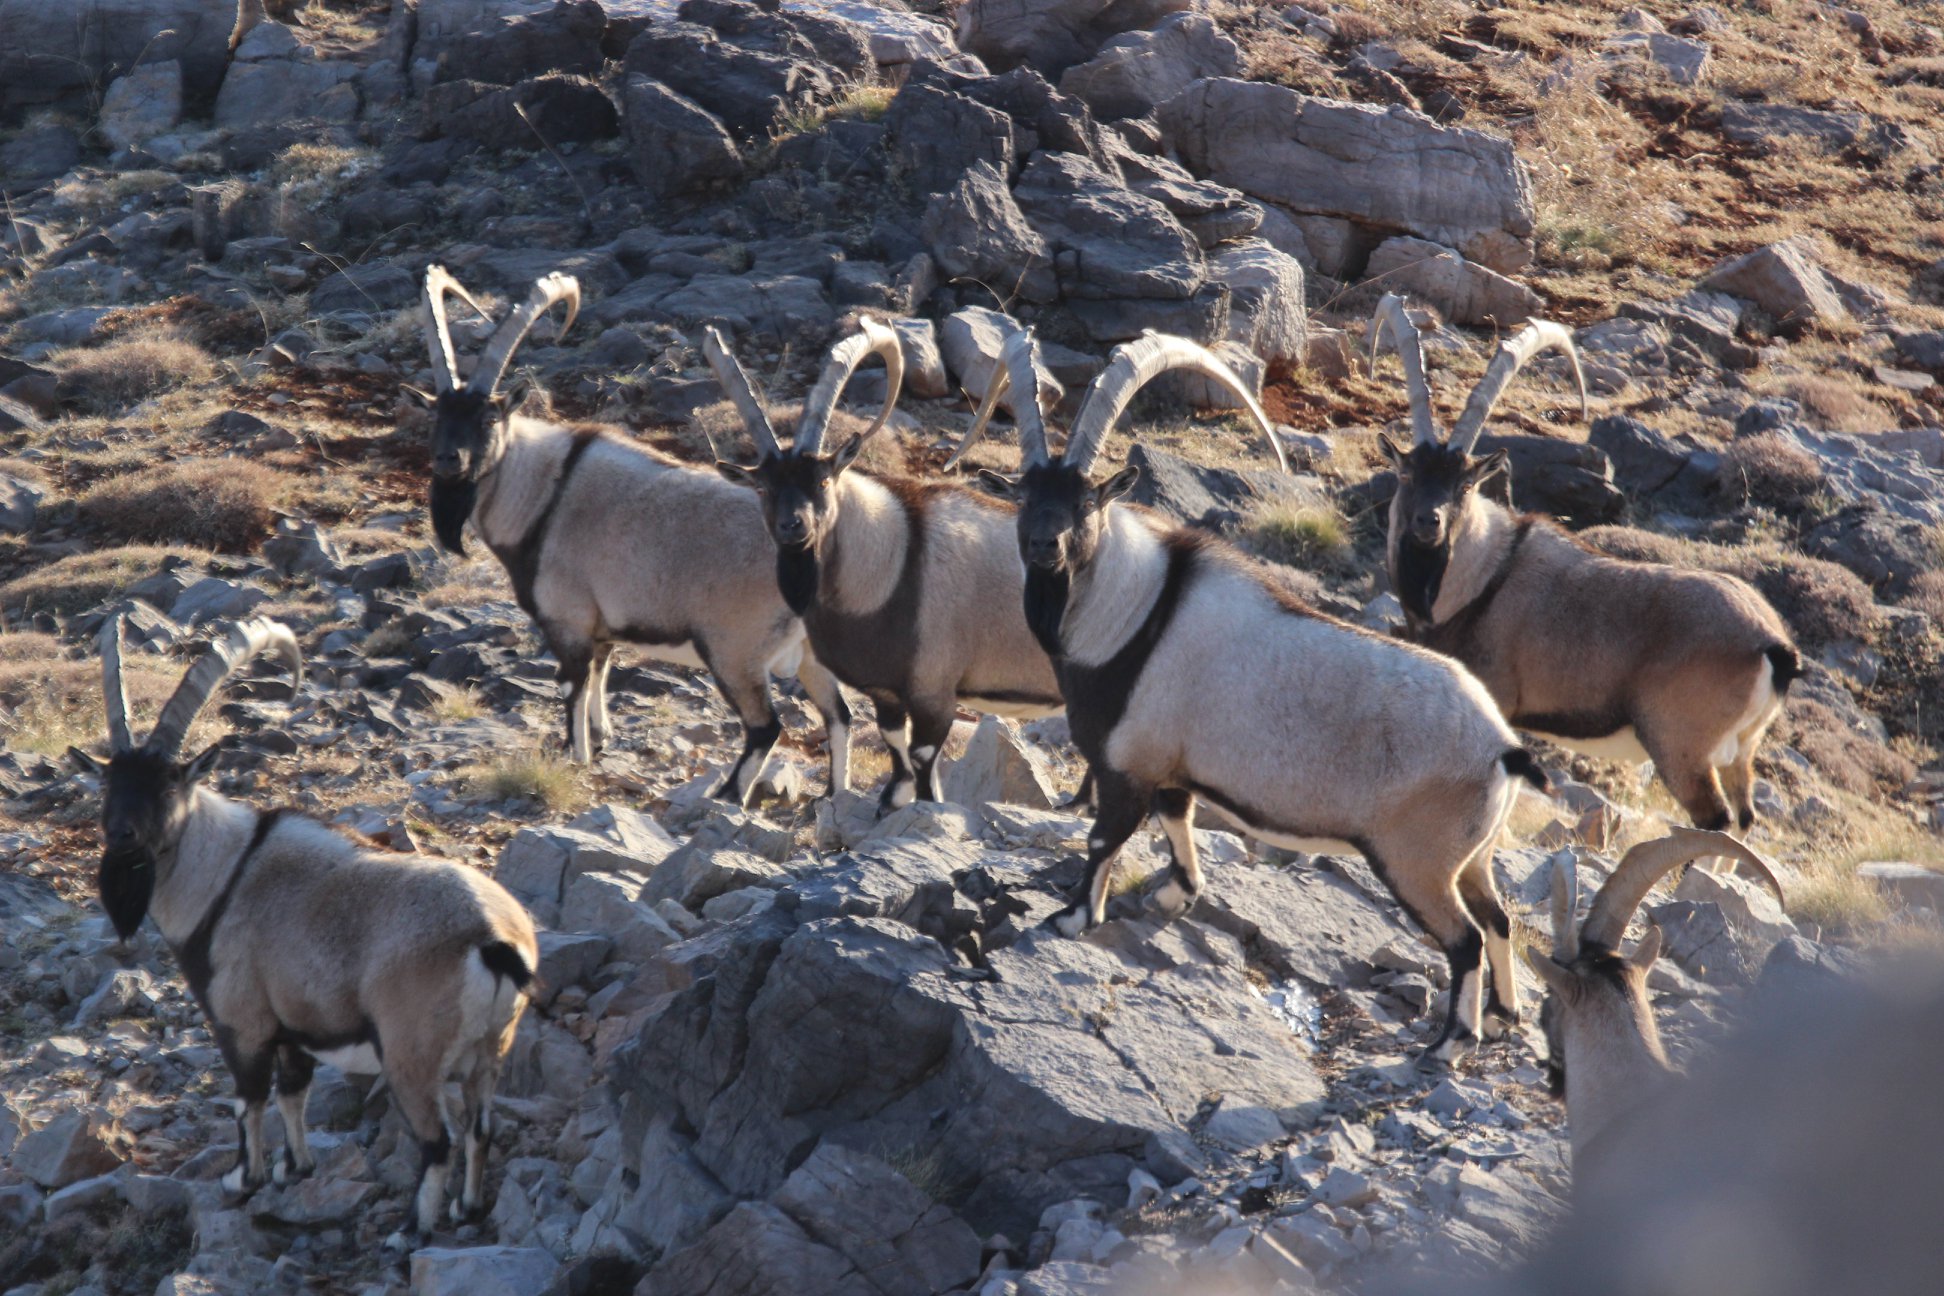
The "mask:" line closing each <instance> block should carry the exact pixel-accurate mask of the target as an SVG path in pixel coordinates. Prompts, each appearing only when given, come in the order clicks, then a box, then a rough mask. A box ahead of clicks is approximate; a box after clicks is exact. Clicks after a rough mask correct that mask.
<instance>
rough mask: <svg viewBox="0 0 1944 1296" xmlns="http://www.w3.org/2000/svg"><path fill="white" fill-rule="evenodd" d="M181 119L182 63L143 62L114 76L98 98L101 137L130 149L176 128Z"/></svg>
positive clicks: (170, 60)
mask: <svg viewBox="0 0 1944 1296" xmlns="http://www.w3.org/2000/svg"><path fill="white" fill-rule="evenodd" d="M181 120H182V64H180V63H178V62H176V61H175V60H174V59H169V60H167V61H165V62H161V63H154V62H147V63H143V64H142V65H141V66H140V67H138V68H136V69H135V70H134V71H132V72H130V73H128V74H127V75H126V76H122V77H117V78H116V79H115V83H114V84H113V85H111V86H109V87H108V93H107V94H105V95H103V96H102V97H101V123H100V125H101V135H102V138H104V139H106V140H107V141H108V142H109V143H110V144H112V145H114V146H115V147H116V148H132V147H134V146H135V145H137V144H142V143H144V142H146V141H148V140H151V139H153V138H155V137H156V136H157V135H161V134H165V133H166V132H168V131H172V130H174V129H175V128H176V126H177V124H178V123H179V122H181Z"/></svg>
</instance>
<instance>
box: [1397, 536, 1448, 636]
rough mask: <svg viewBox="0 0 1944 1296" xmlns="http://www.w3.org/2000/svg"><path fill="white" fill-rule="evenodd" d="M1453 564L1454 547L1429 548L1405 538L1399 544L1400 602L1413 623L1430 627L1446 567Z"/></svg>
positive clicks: (1441, 545)
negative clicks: (1432, 610) (1452, 552)
mask: <svg viewBox="0 0 1944 1296" xmlns="http://www.w3.org/2000/svg"><path fill="white" fill-rule="evenodd" d="M1450 561H1451V546H1450V545H1448V544H1437V545H1428V544H1425V543H1424V542H1423V541H1420V540H1414V539H1412V538H1411V537H1410V536H1408V535H1407V536H1402V537H1400V538H1399V539H1398V542H1397V601H1398V602H1400V603H1402V604H1403V605H1404V611H1405V612H1407V613H1409V614H1410V617H1411V620H1412V622H1413V623H1415V624H1417V625H1420V626H1428V625H1430V624H1431V609H1432V608H1434V607H1436V606H1437V604H1438V591H1439V589H1441V588H1442V587H1443V586H1444V577H1445V566H1446V564H1448V563H1449V562H1450Z"/></svg>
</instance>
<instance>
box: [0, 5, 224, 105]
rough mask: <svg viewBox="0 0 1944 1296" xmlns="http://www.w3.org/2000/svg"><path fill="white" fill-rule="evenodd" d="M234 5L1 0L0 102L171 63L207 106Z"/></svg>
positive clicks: (60, 92)
mask: <svg viewBox="0 0 1944 1296" xmlns="http://www.w3.org/2000/svg"><path fill="white" fill-rule="evenodd" d="M235 28H236V6H235V5H233V4H231V5H223V4H211V3H209V0H114V2H113V3H90V4H80V5H77V4H76V3H74V0H0V108H5V109H11V108H18V107H21V106H23V105H26V104H38V103H55V102H59V101H60V100H62V99H66V98H69V97H73V96H83V95H86V94H87V93H89V92H90V91H91V90H92V89H93V88H94V87H96V86H101V85H107V84H108V83H109V82H111V81H113V80H114V79H115V78H116V77H118V76H121V75H123V74H125V73H127V72H130V71H132V70H134V69H135V68H137V67H138V66H142V67H147V66H150V65H153V64H159V63H175V64H176V65H177V67H178V68H179V71H180V75H181V78H182V90H183V93H184V95H185V96H186V97H187V98H188V99H189V100H190V101H191V102H192V103H199V104H201V105H203V106H207V105H208V103H209V101H210V100H211V99H212V98H213V97H214V96H215V94H216V88H217V87H218V86H219V85H221V84H222V81H223V74H224V72H225V71H226V70H227V69H228V68H229V59H230V51H229V42H230V34H231V32H233V31H234V30H235Z"/></svg>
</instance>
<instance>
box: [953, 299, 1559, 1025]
mask: <svg viewBox="0 0 1944 1296" xmlns="http://www.w3.org/2000/svg"><path fill="white" fill-rule="evenodd" d="M1175 369H1185V370H1189V371H1191V372H1195V373H1200V374H1204V375H1206V376H1208V377H1211V378H1213V379H1215V380H1216V381H1218V382H1220V383H1222V384H1223V385H1224V386H1225V387H1227V388H1228V389H1229V390H1230V391H1233V392H1236V393H1237V394H1239V395H1244V396H1247V397H1248V399H1247V400H1246V401H1245V404H1246V405H1247V407H1248V409H1249V412H1250V414H1251V415H1252V416H1253V417H1254V418H1255V420H1256V422H1257V424H1258V425H1259V426H1261V427H1262V428H1263V430H1264V431H1265V432H1267V433H1269V434H1270V439H1271V443H1272V444H1275V437H1274V432H1273V429H1271V428H1270V427H1269V425H1268V419H1267V418H1266V417H1265V416H1264V414H1263V412H1262V408H1261V406H1260V404H1259V403H1257V402H1256V401H1255V400H1254V399H1253V396H1252V395H1251V394H1249V393H1248V392H1247V389H1246V387H1245V386H1244V385H1243V383H1242V382H1241V380H1240V379H1239V378H1237V377H1236V376H1235V374H1234V373H1233V372H1232V371H1231V370H1230V369H1229V367H1228V366H1227V365H1225V364H1223V363H1222V362H1221V361H1220V360H1219V359H1217V358H1216V357H1215V356H1213V355H1212V354H1210V353H1209V352H1208V351H1207V350H1205V349H1204V348H1202V347H1200V346H1198V345H1196V344H1195V343H1193V342H1191V341H1188V340H1187V339H1185V338H1176V337H1166V336H1160V335H1150V336H1147V337H1143V338H1141V339H1139V340H1137V341H1134V342H1130V343H1127V344H1125V345H1123V346H1121V347H1119V348H1117V349H1116V350H1115V352H1114V356H1113V359H1112V360H1111V361H1110V362H1109V364H1108V366H1107V368H1106V370H1105V371H1104V372H1102V373H1101V374H1100V376H1099V377H1097V378H1096V379H1095V380H1094V384H1093V386H1092V388H1091V389H1090V390H1089V391H1088V392H1087V395H1086V398H1085V400H1084V401H1083V402H1082V404H1081V407H1080V413H1079V415H1078V416H1077V418H1076V419H1075V421H1074V426H1073V431H1072V432H1071V434H1070V435H1069V436H1068V438H1067V444H1066V450H1065V453H1064V454H1063V455H1062V456H1061V458H1060V460H1059V461H1058V462H1053V463H1034V462H1032V461H1031V459H1030V454H1031V447H1030V446H1028V447H1026V448H1025V451H1026V453H1025V456H1023V457H1025V458H1026V462H1025V464H1024V466H1023V469H1022V471H1021V473H1020V474H1019V476H1018V477H1016V478H1015V477H1006V476H1003V475H1001V474H998V473H992V472H988V473H984V474H982V476H983V477H984V478H985V480H986V481H988V482H989V483H991V484H992V485H993V487H994V489H995V490H998V491H1001V492H1004V493H1008V494H1011V495H1013V496H1014V497H1015V498H1017V499H1018V501H1019V520H1018V526H1017V529H1016V535H1015V543H1016V546H1017V553H1018V556H1019V558H1020V559H1021V560H1023V563H1024V565H1025V568H1026V581H1025V589H1024V599H1023V606H1024V610H1025V613H1026V622H1027V624H1028V625H1029V626H1031V627H1032V628H1033V630H1034V633H1035V635H1036V637H1037V638H1038V640H1039V642H1040V645H1041V646H1042V648H1044V650H1045V651H1046V653H1047V655H1048V657H1049V658H1050V659H1051V660H1052V661H1053V664H1054V668H1055V671H1056V673H1057V675H1058V678H1059V681H1060V688H1061V691H1062V693H1063V694H1064V695H1065V697H1066V698H1067V721H1068V725H1069V727H1070V728H1071V730H1072V733H1073V741H1074V744H1075V745H1076V746H1078V747H1079V748H1080V751H1081V753H1082V754H1083V755H1084V756H1086V758H1087V760H1088V761H1089V763H1090V764H1091V766H1092V769H1093V773H1094V777H1095V787H1096V791H1097V798H1098V806H1099V812H1098V814H1097V816H1096V818H1095V820H1094V823H1093V826H1092V828H1091V830H1090V831H1089V832H1088V834H1087V872H1086V878H1085V881H1084V882H1083V884H1082V885H1081V887H1080V888H1079V889H1078V890H1077V891H1076V892H1075V893H1074V895H1073V897H1072V903H1070V904H1069V905H1068V906H1067V907H1066V908H1065V909H1064V910H1062V911H1061V912H1060V913H1058V914H1055V915H1054V916H1053V917H1052V918H1051V919H1050V920H1049V921H1050V923H1051V924H1052V926H1053V927H1054V928H1055V929H1056V930H1057V931H1059V932H1061V933H1062V934H1064V935H1069V936H1074V935H1078V934H1080V933H1081V932H1083V931H1085V930H1086V929H1087V928H1088V927H1090V926H1092V925H1094V924H1096V923H1099V922H1101V921H1102V920H1103V919H1104V917H1105V915H1106V906H1107V897H1108V894H1109V891H1110V884H1111V882H1112V878H1113V870H1114V865H1115V861H1116V860H1117V858H1118V856H1119V854H1120V851H1121V848H1122V847H1123V845H1124V844H1125V843H1126V841H1127V839H1128V838H1129V837H1130V836H1131V835H1132V834H1133V833H1134V831H1135V830H1136V829H1138V828H1139V827H1140V826H1141V825H1142V824H1143V823H1145V822H1146V821H1147V818H1148V815H1149V813H1150V811H1152V812H1153V813H1155V814H1156V815H1158V816H1159V818H1160V820H1161V827H1162V830H1163V831H1164V832H1165V833H1166V834H1167V837H1168V847H1169V853H1170V856H1171V862H1170V865H1169V868H1168V872H1167V877H1166V881H1165V882H1164V883H1163V884H1162V885H1161V886H1160V887H1159V888H1158V889H1157V890H1156V891H1155V892H1154V899H1155V901H1156V902H1157V903H1158V905H1159V906H1160V907H1161V908H1162V909H1164V910H1168V911H1173V912H1180V911H1182V910H1183V909H1185V908H1186V907H1188V906H1190V905H1192V904H1193V903H1194V902H1195V899H1196V897H1197V896H1198V895H1199V894H1200V891H1201V887H1202V873H1201V866H1200V863H1199V860H1198V857H1197V855H1196V846H1195V839H1194V833H1193V827H1194V809H1195V800H1196V798H1197V797H1204V798H1207V799H1208V800H1210V801H1212V802H1214V803H1215V804H1216V805H1218V806H1220V807H1221V808H1222V810H1223V811H1224V812H1225V813H1227V814H1228V815H1229V816H1231V817H1232V818H1234V819H1236V820H1238V821H1239V822H1240V823H1241V824H1242V825H1243V827H1244V829H1245V830H1246V831H1248V832H1250V833H1251V834H1252V835H1254V836H1257V837H1259V838H1261V839H1263V840H1265V841H1269V842H1273V843H1276V844H1279V845H1283V846H1287V847H1290V848H1293V849H1298V850H1305V851H1317V850H1323V851H1329V852H1331V853H1335V852H1338V851H1344V852H1356V853H1359V854H1362V855H1363V856H1364V857H1365V858H1366V859H1368V860H1369V861H1370V862H1371V863H1372V864H1373V866H1374V867H1375V868H1376V871H1377V873H1378V875H1379V876H1381V877H1383V878H1384V879H1385V880H1386V881H1387V882H1388V883H1389V884H1390V886H1391V887H1392V889H1393V890H1394V891H1395V893H1396V894H1397V896H1398V898H1399V899H1400V900H1401V901H1402V902H1403V905H1404V907H1405V909H1406V910H1407V911H1408V912H1410V913H1411V914H1413V915H1415V916H1416V917H1417V919H1418V921H1419V922H1421V923H1422V924H1423V925H1424V927H1425V929H1426V930H1427V931H1428V932H1429V933H1430V934H1431V936H1432V937H1433V938H1434V939H1435V940H1436V941H1437V942H1438V943H1439V945H1440V946H1441V947H1442V948H1443V949H1444V951H1445V955H1446V958H1447V959H1448V960H1449V962H1450V965H1451V984H1452V993H1451V1007H1450V1011H1449V1013H1448V1015H1447V1017H1446V1020H1445V1024H1444V1031H1443V1033H1442V1034H1441V1035H1440V1036H1439V1038H1438V1041H1437V1043H1436V1044H1435V1045H1434V1046H1433V1048H1434V1052H1435V1054H1436V1056H1438V1057H1441V1058H1446V1059H1449V1058H1452V1057H1455V1056H1456V1055H1458V1054H1459V1053H1461V1052H1463V1051H1464V1050H1465V1049H1467V1048H1469V1047H1470V1045H1471V1044H1472V1043H1473V1042H1474V1041H1475V1040H1476V1039H1477V1038H1478V1036H1479V1033H1480V1032H1481V1031H1482V1030H1483V1029H1484V1014H1485V1012H1486V1010H1487V1007H1488V1005H1487V1001H1486V998H1485V977H1484V975H1483V969H1482V968H1481V966H1480V965H1481V959H1483V960H1484V961H1487V962H1489V966H1490V969H1491V979H1490V991H1491V995H1490V1002H1489V1009H1490V1012H1491V1014H1492V1017H1493V1019H1494V1020H1495V1021H1496V1022H1497V1023H1498V1024H1500V1025H1501V1026H1504V1025H1509V1024H1511V1023H1515V1022H1516V1021H1517V1020H1518V988H1517V978H1516V971H1515V968H1514V965H1513V958H1512V946H1511V920H1510V918H1509V917H1508V916H1507V914H1506V913H1505V910H1504V907H1503V906H1502V905H1501V904H1500V903H1499V900H1498V895H1497V888H1496V885H1495V883H1494V881H1493V879H1492V848H1493V844H1494V843H1495V842H1496V840H1497V838H1498V836H1499V833H1500V832H1501V830H1502V828H1503V826H1504V824H1505V821H1506V818H1507V817H1508V816H1509V815H1510V813H1511V809H1512V804H1513V801H1514V800H1515V798H1516V796H1517V792H1518V787H1519V785H1520V784H1521V783H1525V784H1530V785H1532V786H1534V787H1540V788H1543V787H1544V786H1545V782H1546V779H1545V775H1544V774H1543V773H1541V772H1540V770H1539V768H1538V766H1537V764H1536V763H1535V762H1534V760H1533V757H1532V755H1531V753H1530V752H1527V751H1526V750H1524V749H1523V748H1521V747H1520V746H1519V745H1518V742H1517V740H1516V739H1514V738H1513V736H1512V732H1511V730H1510V729H1508V728H1506V725H1505V722H1504V720H1503V719H1501V718H1500V716H1499V714H1498V711H1497V709H1496V708H1495V707H1494V706H1493V705H1492V703H1491V700H1490V699H1489V698H1487V697H1486V696H1485V694H1484V690H1482V689H1481V688H1480V687H1479V686H1478V682H1477V681H1476V680H1475V679H1473V678H1472V677H1471V676H1470V675H1469V674H1467V673H1466V671H1465V670H1464V668H1463V667H1461V666H1459V665H1458V664H1457V663H1455V662H1452V661H1449V660H1447V659H1445V658H1441V657H1437V656H1435V655H1433V654H1430V653H1422V652H1417V651H1414V650H1412V649H1409V648H1406V647H1404V646H1403V645H1400V644H1397V643H1395V642H1393V641H1391V640H1389V639H1382V638H1377V637H1375V636H1372V635H1369V634H1366V633H1364V632H1363V631H1361V630H1357V629H1355V628H1353V627H1350V626H1346V625H1344V624H1342V623H1341V622H1338V621H1335V620H1333V619H1331V618H1329V617H1327V616H1324V615H1322V614H1321V613H1318V612H1316V611H1315V610H1313V609H1311V608H1308V607H1306V606H1304V605H1303V604H1302V603H1301V602H1300V600H1298V599H1297V598H1296V597H1295V596H1294V595H1293V594H1292V593H1291V591H1290V590H1289V589H1288V588H1287V587H1286V586H1284V585H1283V584H1282V583H1281V582H1280V581H1278V580H1277V579H1276V578H1275V577H1274V576H1273V575H1271V574H1269V573H1268V572H1267V571H1265V570H1263V569H1262V568H1260V567H1257V566H1254V565H1251V564H1250V563H1248V562H1247V561H1246V560H1245V559H1244V558H1243V557H1242V555H1240V554H1238V553H1237V552H1235V551H1234V550H1233V549H1232V548H1231V547H1229V546H1228V545H1226V544H1224V543H1223V542H1222V541H1220V540H1217V539H1215V538H1214V537H1211V536H1209V535H1207V534H1206V533H1204V532H1201V531H1197V530H1193V529H1190V528H1185V527H1176V526H1173V525H1171V524H1169V523H1167V522H1164V521H1163V520H1162V519H1161V518H1159V517H1158V516H1157V515H1155V514H1152V513H1149V512H1147V511H1146V510H1140V509H1131V508H1124V507H1115V506H1114V504H1115V501H1116V500H1117V499H1118V498H1119V497H1120V496H1121V495H1123V494H1125V493H1126V492H1127V491H1128V490H1129V489H1130V488H1131V487H1132V486H1133V483H1134V481H1135V479H1136V476H1137V474H1136V470H1135V469H1134V468H1132V467H1126V468H1122V469H1121V470H1120V471H1119V472H1117V473H1115V474H1114V475H1112V476H1111V477H1109V478H1107V479H1106V480H1105V481H1096V480H1094V479H1093V477H1092V476H1091V475H1090V474H1089V469H1090V468H1091V467H1092V465H1093V463H1094V460H1095V459H1096V458H1097V457H1098V455H1099V453H1100V451H1101V448H1102V446H1103V444H1104V443H1105V440H1106V436H1107V434H1108V432H1109V431H1110V430H1111V429H1112V428H1113V426H1114V425H1115V424H1116V423H1117V422H1118V421H1119V420H1120V417H1121V415H1122V414H1123V413H1124V412H1125V410H1126V408H1127V404H1128V402H1129V400H1131V399H1132V398H1133V395H1134V393H1135V392H1136V391H1138V390H1139V389H1140V387H1141V386H1142V384H1144V383H1146V382H1149V381H1151V380H1152V379H1154V378H1156V377H1158V376H1160V375H1161V374H1163V373H1167V372H1169V371H1171V370H1175ZM1277 450H1278V452H1279V457H1280V450H1281V447H1280V445H1278V446H1277Z"/></svg>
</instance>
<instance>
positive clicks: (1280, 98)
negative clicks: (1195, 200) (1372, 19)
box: [1159, 78, 1534, 274]
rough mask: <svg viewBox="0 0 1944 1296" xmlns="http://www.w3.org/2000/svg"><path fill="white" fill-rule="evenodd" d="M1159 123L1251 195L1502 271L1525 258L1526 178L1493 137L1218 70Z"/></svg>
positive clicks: (1528, 239) (1195, 160)
mask: <svg viewBox="0 0 1944 1296" xmlns="http://www.w3.org/2000/svg"><path fill="white" fill-rule="evenodd" d="M1159 121H1160V125H1161V131H1162V134H1163V136H1164V137H1165V138H1166V139H1167V141H1168V142H1169V143H1170V144H1171V145H1172V146H1173V147H1174V149H1175V150H1176V152H1177V153H1178V154H1179V155H1180V158H1181V160H1182V162H1183V163H1184V164H1185V165H1186V166H1187V167H1188V168H1189V169H1190V170H1191V171H1193V172H1195V174H1197V175H1200V176H1204V177H1206V178H1208V179H1212V180H1216V181H1218V182H1220V183H1222V184H1225V185H1228V186H1230V187H1231V188H1235V189H1240V190H1241V191H1242V192H1244V193H1246V194H1249V195H1251V196H1252V197H1255V198H1259V199H1264V200H1267V201H1270V202H1275V203H1278V204H1280V205H1282V206H1284V207H1286V208H1288V209H1289V210H1291V211H1293V212H1299V213H1309V214H1314V215H1319V216H1325V217H1330V218H1335V219H1341V220H1345V221H1349V222H1351V223H1353V224H1355V225H1357V226H1360V227H1367V228H1369V229H1372V230H1376V231H1383V232H1388V233H1393V234H1412V235H1416V236H1417V237H1419V238H1424V239H1429V240H1431V241H1432V242H1434V243H1442V244H1444V245H1446V246H1447V247H1453V248H1456V249H1457V250H1458V251H1459V252H1461V253H1463V254H1464V255H1465V256H1466V257H1467V258H1469V259H1470V260H1472V261H1476V262H1478V263H1479V264H1481V265H1483V266H1485V267H1487V268H1488V269H1491V270H1496V271H1498V272H1500V273H1501V274H1511V273H1514V272H1516V271H1518V270H1520V269H1522V268H1523V267H1524V266H1525V265H1526V264H1528V263H1529V262H1530V261H1531V259H1532V235H1533V227H1534V210H1533V201H1532V186H1531V183H1530V181H1529V180H1528V178H1527V176H1526V172H1525V167H1524V166H1523V164H1521V163H1520V162H1519V160H1518V158H1517V157H1516V156H1515V155H1514V153H1513V151H1512V144H1511V142H1510V141H1509V140H1506V139H1503V138H1501V137H1499V136H1496V135H1488V134H1486V133H1484V132H1482V131H1475V130H1467V129H1463V128H1460V127H1450V126H1440V125H1438V124H1437V123H1436V122H1434V121H1432V120H1431V119H1430V118H1429V117H1426V116H1424V115H1423V114H1422V113H1418V112H1412V111H1410V110H1409V109H1406V108H1399V107H1388V108H1386V107H1378V106H1375V105H1371V104H1353V103H1344V102H1341V101H1339V100H1335V99H1319V98H1316V97H1314V96H1311V95H1305V94H1299V93H1298V92H1296V91H1294V90H1289V89H1285V88H1284V87H1282V86H1277V85H1269V84H1266V83H1262V82H1252V81H1236V80H1229V79H1226V78H1211V79H1207V80H1202V81H1197V82H1195V83H1194V84H1193V85H1191V86H1189V87H1188V88H1187V89H1186V90H1184V91H1182V92H1181V93H1180V94H1179V95H1176V96H1175V97H1174V98H1172V99H1170V100H1168V101H1167V102H1166V103H1164V104H1162V105H1161V106H1160V109H1159Z"/></svg>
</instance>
